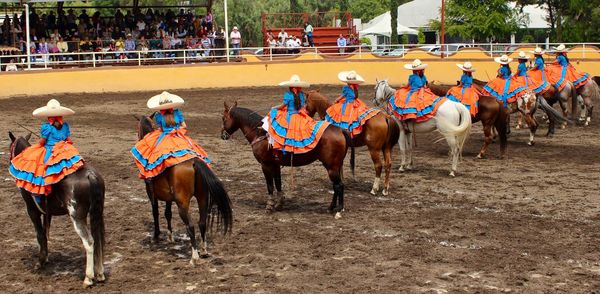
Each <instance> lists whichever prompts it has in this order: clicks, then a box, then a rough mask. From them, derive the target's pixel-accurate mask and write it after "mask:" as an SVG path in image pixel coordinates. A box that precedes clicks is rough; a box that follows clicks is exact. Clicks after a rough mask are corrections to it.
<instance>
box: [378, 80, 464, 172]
mask: <svg viewBox="0 0 600 294" xmlns="http://www.w3.org/2000/svg"><path fill="white" fill-rule="evenodd" d="M376 82H377V84H376V85H375V98H374V99H373V102H374V104H375V105H377V106H380V107H381V105H382V103H385V102H387V101H389V99H391V98H393V96H394V94H395V93H396V90H395V89H393V88H392V87H390V85H389V84H388V81H387V80H381V81H379V80H377V81H376ZM388 108H389V107H386V109H387V111H388V112H391V110H390V109H388ZM402 124H403V127H404V131H401V132H400V138H399V140H398V143H399V145H400V154H401V157H402V164H401V166H400V171H405V170H407V169H412V165H413V152H412V150H413V146H414V133H429V132H433V131H435V130H438V131H439V132H440V133H441V134H442V135H443V136H444V138H445V139H446V142H447V143H448V146H449V147H450V158H451V165H452V166H451V169H450V176H452V177H454V176H455V175H456V171H457V169H458V161H459V159H460V157H461V154H462V150H463V147H464V144H465V141H466V140H467V137H468V136H469V132H470V131H471V113H470V112H469V110H468V109H467V108H466V107H465V106H464V105H462V104H461V103H457V102H454V101H450V100H447V101H445V102H443V104H442V105H440V107H439V108H438V110H437V112H436V114H435V117H434V118H433V119H429V120H426V121H423V122H418V123H415V122H414V121H412V120H409V121H405V122H402ZM409 132H412V133H413V134H409ZM406 153H408V159H407V156H406Z"/></svg>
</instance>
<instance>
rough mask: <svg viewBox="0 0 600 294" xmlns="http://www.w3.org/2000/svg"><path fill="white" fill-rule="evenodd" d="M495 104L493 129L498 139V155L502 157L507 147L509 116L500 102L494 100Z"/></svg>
mask: <svg viewBox="0 0 600 294" xmlns="http://www.w3.org/2000/svg"><path fill="white" fill-rule="evenodd" d="M494 100H496V98H494ZM496 102H498V116H497V117H496V121H494V127H495V128H496V131H498V137H499V138H500V154H501V155H502V156H504V155H505V154H506V147H507V146H508V134H507V126H508V117H509V114H508V109H507V108H505V107H504V105H503V104H502V101H500V100H496Z"/></svg>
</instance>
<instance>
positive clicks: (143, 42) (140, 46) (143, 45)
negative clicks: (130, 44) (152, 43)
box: [137, 36, 149, 56]
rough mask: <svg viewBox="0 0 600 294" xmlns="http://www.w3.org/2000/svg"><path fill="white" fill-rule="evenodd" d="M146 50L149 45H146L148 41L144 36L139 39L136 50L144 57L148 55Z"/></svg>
mask: <svg viewBox="0 0 600 294" xmlns="http://www.w3.org/2000/svg"><path fill="white" fill-rule="evenodd" d="M148 48H149V45H148V41H147V40H146V38H145V37H144V36H142V37H140V42H139V44H138V48H137V49H138V50H139V51H142V54H143V55H144V56H146V55H148Z"/></svg>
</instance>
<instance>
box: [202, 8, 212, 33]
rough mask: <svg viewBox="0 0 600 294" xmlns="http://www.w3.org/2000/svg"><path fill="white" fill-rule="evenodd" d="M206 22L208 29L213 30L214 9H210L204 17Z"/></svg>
mask: <svg viewBox="0 0 600 294" xmlns="http://www.w3.org/2000/svg"><path fill="white" fill-rule="evenodd" d="M204 22H206V30H207V31H211V30H212V29H213V14H212V11H210V10H209V11H208V13H207V14H206V17H204Z"/></svg>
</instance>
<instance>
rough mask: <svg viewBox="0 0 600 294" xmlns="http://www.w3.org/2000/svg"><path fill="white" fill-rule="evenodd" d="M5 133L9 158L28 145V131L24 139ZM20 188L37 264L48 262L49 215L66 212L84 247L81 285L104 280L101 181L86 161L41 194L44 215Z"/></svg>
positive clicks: (29, 195) (102, 186) (96, 172)
mask: <svg viewBox="0 0 600 294" xmlns="http://www.w3.org/2000/svg"><path fill="white" fill-rule="evenodd" d="M8 136H9V137H10V140H11V144H10V160H12V159H13V158H14V157H15V156H17V155H19V154H20V153H21V152H23V150H25V148H27V147H29V146H30V144H29V139H30V137H31V133H30V134H29V135H27V137H25V138H23V137H19V138H15V136H14V135H13V134H12V133H11V132H9V133H8ZM20 190H21V196H22V197H23V200H24V201H25V205H26V206H27V213H28V214H29V218H31V221H32V222H33V226H34V228H35V232H36V234H37V241H38V244H39V246H40V255H39V267H43V266H44V264H45V263H46V262H48V237H49V235H50V223H51V221H52V216H58V215H65V214H68V215H69V217H70V218H71V221H72V222H73V226H74V227H75V231H76V232H77V235H79V237H80V238H81V241H82V242H83V247H84V248H85V253H86V265H85V278H84V280H83V286H84V287H89V286H91V285H93V284H94V281H96V282H103V281H104V280H105V277H104V216H103V211H104V180H103V179H102V176H100V174H99V173H98V171H97V170H96V169H95V168H93V167H92V166H91V165H90V164H89V163H85V164H84V165H83V166H82V167H81V168H80V169H78V170H77V171H76V172H74V173H72V174H70V175H68V176H66V177H64V178H63V179H62V180H61V181H60V182H58V183H56V184H53V185H52V192H51V193H50V195H48V196H44V197H47V202H46V204H47V205H46V214H42V213H41V212H40V211H39V209H38V208H37V207H36V205H35V203H34V202H33V201H34V200H33V198H32V196H31V193H29V192H28V191H27V190H25V189H20ZM88 215H89V218H90V222H89V225H88V222H87V218H88ZM42 221H43V223H42Z"/></svg>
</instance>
